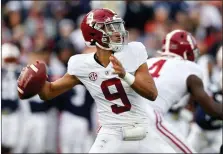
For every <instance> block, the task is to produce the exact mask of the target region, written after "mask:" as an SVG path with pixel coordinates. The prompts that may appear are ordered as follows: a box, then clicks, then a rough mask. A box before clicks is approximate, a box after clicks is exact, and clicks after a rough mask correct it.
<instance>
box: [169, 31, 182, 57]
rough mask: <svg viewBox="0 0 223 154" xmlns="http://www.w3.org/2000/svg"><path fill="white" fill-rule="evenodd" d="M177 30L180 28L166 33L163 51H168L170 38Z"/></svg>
mask: <svg viewBox="0 0 223 154" xmlns="http://www.w3.org/2000/svg"><path fill="white" fill-rule="evenodd" d="M177 32H181V30H174V31H172V32H170V33H168V34H167V35H166V42H165V53H169V52H170V51H169V49H170V39H171V38H172V37H173V35H174V34H176V33H177Z"/></svg>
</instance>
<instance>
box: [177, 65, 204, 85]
mask: <svg viewBox="0 0 223 154" xmlns="http://www.w3.org/2000/svg"><path fill="white" fill-rule="evenodd" d="M180 65H181V66H182V67H180ZM180 65H179V66H177V67H178V68H179V69H181V72H182V74H181V75H182V77H183V78H184V80H185V82H186V80H187V78H188V77H189V76H190V75H196V76H197V77H199V78H200V79H201V80H202V81H203V71H202V69H201V68H200V66H199V65H197V64H196V63H194V62H190V61H186V62H184V63H181V64H180Z"/></svg>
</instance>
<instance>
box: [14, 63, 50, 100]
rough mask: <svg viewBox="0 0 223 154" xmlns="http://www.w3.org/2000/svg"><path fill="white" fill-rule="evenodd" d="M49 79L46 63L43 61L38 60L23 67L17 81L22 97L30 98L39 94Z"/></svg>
mask: <svg viewBox="0 0 223 154" xmlns="http://www.w3.org/2000/svg"><path fill="white" fill-rule="evenodd" d="M46 80H47V73H46V65H45V63H43V62H38V61H37V62H36V64H31V65H29V66H26V67H25V68H23V70H22V72H21V74H20V76H19V78H18V80H17V83H18V86H17V90H18V94H19V97H20V99H28V98H30V97H32V96H34V95H36V94H38V93H39V92H40V90H41V88H42V87H43V85H44V83H45V81H46Z"/></svg>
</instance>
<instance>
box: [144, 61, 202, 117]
mask: <svg viewBox="0 0 223 154" xmlns="http://www.w3.org/2000/svg"><path fill="white" fill-rule="evenodd" d="M147 65H148V68H149V72H150V74H151V75H152V76H153V79H154V81H155V84H156V87H157V90H158V97H157V98H156V100H155V101H154V102H151V103H150V104H151V105H152V106H153V107H154V108H155V109H158V110H159V111H160V112H162V113H167V111H168V110H169V109H170V108H171V107H172V106H173V105H174V104H175V103H178V102H179V101H180V100H181V99H182V98H183V97H184V96H185V95H187V94H189V93H188V89H187V83H186V82H187V78H188V77H189V76H190V75H192V74H194V75H196V76H198V77H199V78H201V79H203V74H202V70H201V69H200V67H199V66H198V65H197V64H196V63H194V62H191V61H188V60H183V59H179V58H168V57H155V58H150V59H148V60H147Z"/></svg>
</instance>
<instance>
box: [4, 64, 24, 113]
mask: <svg viewBox="0 0 223 154" xmlns="http://www.w3.org/2000/svg"><path fill="white" fill-rule="evenodd" d="M21 69H22V67H20V66H16V67H14V68H11V69H10V68H1V73H2V86H1V92H2V98H1V110H2V113H3V114H8V113H12V112H14V111H16V110H17V109H18V107H19V98H18V93H17V79H18V77H19V74H20V71H21Z"/></svg>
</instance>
